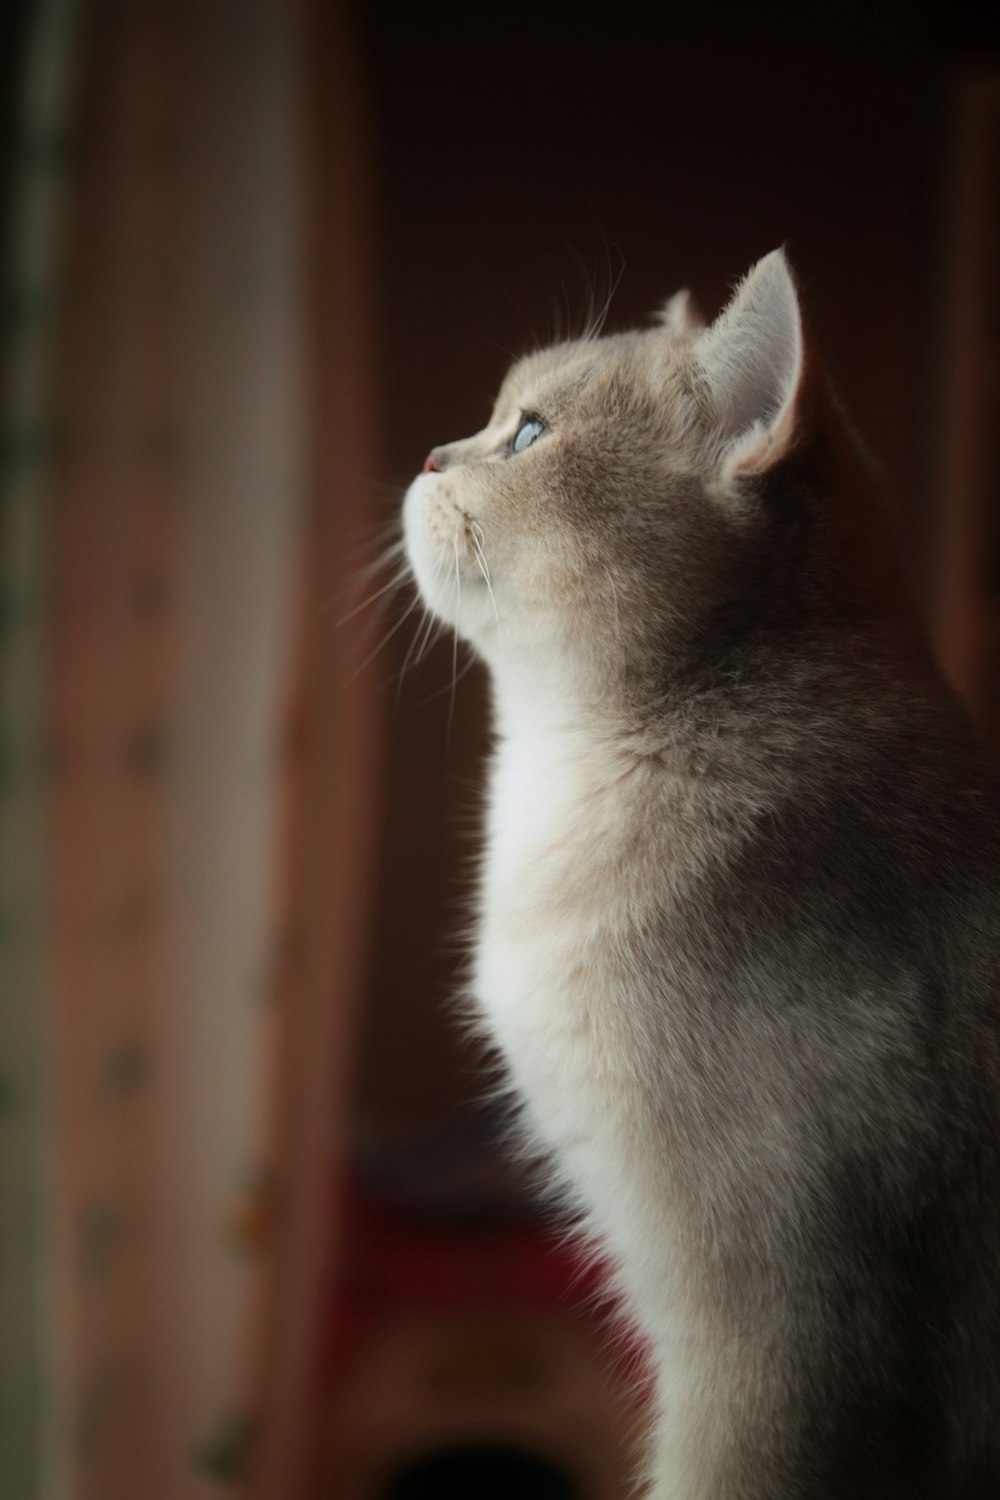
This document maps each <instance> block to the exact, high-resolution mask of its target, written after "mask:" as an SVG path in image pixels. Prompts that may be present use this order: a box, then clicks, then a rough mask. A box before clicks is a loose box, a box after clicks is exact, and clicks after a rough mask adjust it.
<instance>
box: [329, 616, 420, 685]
mask: <svg viewBox="0 0 1000 1500" xmlns="http://www.w3.org/2000/svg"><path fill="white" fill-rule="evenodd" d="M419 603H420V595H419V594H416V593H415V594H414V596H413V599H412V601H411V602H410V603H409V604H408V605H407V607H406V609H405V610H404V611H403V613H402V614H401V615H400V617H399V619H398V620H397V621H396V623H395V625H393V627H392V629H391V630H387V631H386V633H385V635H384V636H383V637H382V639H381V640H380V641H379V643H378V645H377V646H376V647H375V648H374V650H372V651H369V653H368V655H367V656H366V657H365V659H364V661H363V662H362V663H361V664H360V666H357V667H355V669H354V671H353V672H352V673H351V675H350V677H348V679H347V681H346V682H345V683H344V687H345V688H346V687H349V686H350V684H351V683H352V682H353V681H354V679H355V677H357V676H359V674H360V673H362V672H363V671H364V670H365V667H367V666H368V664H369V662H372V661H374V660H375V658H376V656H378V654H379V652H380V651H381V650H382V647H383V646H386V645H388V643H389V641H391V640H392V637H393V636H394V635H395V634H396V631H397V630H400V629H402V627H403V625H404V624H405V623H406V621H407V620H408V619H409V618H410V616H411V615H412V613H413V611H414V610H415V609H416V607H417V605H418V604H419Z"/></svg>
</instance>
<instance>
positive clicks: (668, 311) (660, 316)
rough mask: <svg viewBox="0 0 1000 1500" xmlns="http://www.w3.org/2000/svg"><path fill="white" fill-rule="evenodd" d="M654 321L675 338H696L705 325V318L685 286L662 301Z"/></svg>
mask: <svg viewBox="0 0 1000 1500" xmlns="http://www.w3.org/2000/svg"><path fill="white" fill-rule="evenodd" d="M656 321H657V322H658V323H659V324H660V326H661V327H662V328H665V329H666V331H667V333H669V334H670V335H671V337H672V338H677V339H696V338H697V337H698V335H699V333H701V332H702V331H703V330H704V327H705V319H704V318H703V317H702V315H701V311H700V309H699V307H698V304H697V302H696V301H695V300H694V298H693V297H692V295H691V293H690V292H689V291H688V289H687V287H684V289H683V290H682V291H679V292H675V293H674V295H673V296H672V297H671V298H669V299H668V301H666V302H664V304H663V306H662V307H661V308H659V309H658V311H657V313H656Z"/></svg>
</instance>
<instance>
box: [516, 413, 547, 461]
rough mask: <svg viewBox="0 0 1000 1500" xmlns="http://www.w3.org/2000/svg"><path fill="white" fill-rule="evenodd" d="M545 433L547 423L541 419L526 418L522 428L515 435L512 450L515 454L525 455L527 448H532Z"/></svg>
mask: <svg viewBox="0 0 1000 1500" xmlns="http://www.w3.org/2000/svg"><path fill="white" fill-rule="evenodd" d="M544 431H545V423H544V422H543V421H541V419H540V418H539V417H525V419H524V421H523V422H522V423H521V425H520V427H519V428H518V429H517V431H516V432H515V434H514V441H513V442H512V443H511V445H510V446H511V450H512V451H513V452H514V453H523V452H524V450H525V448H530V447H531V445H532V443H534V442H535V441H537V439H538V438H540V437H541V435H542V433H543V432H544Z"/></svg>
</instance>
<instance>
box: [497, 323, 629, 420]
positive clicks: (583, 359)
mask: <svg viewBox="0 0 1000 1500" xmlns="http://www.w3.org/2000/svg"><path fill="white" fill-rule="evenodd" d="M634 354H635V340H634V338H633V337H631V336H628V335H616V336H614V337H612V338H605V339H593V340H589V341H580V342H577V343H566V344H555V345H553V346H552V347H551V348H549V349H539V350H537V351H536V352H535V353H533V354H528V355H526V356H525V357H524V358H523V359H521V360H519V361H518V362H517V364H516V365H514V366H513V368H512V369H511V370H510V371H509V373H508V375H507V378H506V379H505V380H504V383H503V385H502V386H501V388H500V394H499V395H498V397H497V402H496V413H497V417H498V418H499V419H500V420H503V419H504V418H506V417H508V416H510V415H512V414H513V413H514V412H517V411H524V410H530V409H533V408H535V407H539V406H544V407H546V408H548V409H551V408H552V407H556V408H559V407H566V406H570V405H572V404H574V403H575V402H579V401H580V400H582V399H583V398H584V397H585V396H586V395H588V394H589V393H598V394H599V393H600V392H601V391H602V390H603V389H604V388H605V387H606V386H607V385H608V384H609V383H610V382H612V381H614V380H616V379H621V377H622V376H623V374H625V373H626V372H627V371H629V370H630V369H631V367H632V366H633V365H634V363H635V361H634Z"/></svg>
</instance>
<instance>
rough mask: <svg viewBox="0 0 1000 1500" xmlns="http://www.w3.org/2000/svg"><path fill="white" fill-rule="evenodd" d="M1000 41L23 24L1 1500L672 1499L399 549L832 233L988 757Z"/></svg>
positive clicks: (8, 102) (879, 429)
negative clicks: (427, 498)
mask: <svg viewBox="0 0 1000 1500" xmlns="http://www.w3.org/2000/svg"><path fill="white" fill-rule="evenodd" d="M995 14H996V13H995V12H993V13H992V15H991V14H990V13H989V12H985V11H984V13H983V14H982V15H979V14H978V13H977V12H976V11H974V10H973V9H972V8H971V7H969V8H965V7H964V6H962V5H954V4H952V5H948V6H945V5H940V6H936V7H920V6H918V5H906V6H901V5H886V6H878V7H872V8H870V7H868V6H863V5H860V4H854V3H852V0H847V3H845V4H842V5H839V6H836V7H825V6H813V7H805V6H802V5H801V4H799V5H792V4H779V3H777V0H774V3H768V0H756V3H755V0H745V3H743V4H740V5H737V4H735V3H727V0H701V3H699V4H698V5H697V6H691V5H686V6H681V5H676V6H674V5H663V6H661V7H657V8H652V7H648V8H640V7H638V6H635V5H632V4H630V3H628V0H622V3H620V4H618V5H616V6H614V7H612V8H610V9H604V10H601V11H596V10H593V9H591V8H584V7H582V6H579V5H570V4H564V5H549V6H546V5H540V6H539V7H538V8H536V9H530V8H529V9H527V10H526V9H524V8H521V9H517V10H503V9H497V8H496V7H491V8H482V9H476V8H473V7H468V6H461V5H458V4H447V3H444V0H442V3H435V0H429V3H427V4H424V5H420V6H394V5H390V4H388V3H384V0H383V3H370V4H365V3H362V0H354V3H342V4H340V3H335V0H328V3H323V0H239V3H237V0H7V3H6V5H5V8H4V10H3V15H2V22H0V27H2V41H3V44H4V45H3V61H2V64H0V66H2V75H0V88H2V111H3V135H2V139H3V153H2V159H0V256H2V265H3V303H2V364H0V401H2V428H0V484H2V503H0V1493H2V1495H3V1496H4V1500H8V1497H9V1500H119V1497H122V1500H124V1497H126V1496H128V1497H129V1500H134V1497H136V1496H142V1497H143V1500H189V1497H190V1500H208V1497H211V1496H216V1495H227V1494H228V1495H232V1496H239V1497H247V1500H319V1497H324V1500H327V1497H329V1500H419V1497H425V1496H436V1497H439V1500H449V1497H453V1496H483V1497H487V1500H488V1497H490V1496H494V1495H496V1496H508V1495H509V1496H518V1497H524V1500H532V1497H554V1500H558V1497H565V1500H576V1497H589V1500H605V1497H607V1500H611V1497H619V1496H624V1495H625V1494H626V1493H627V1492H628V1491H627V1479H628V1474H629V1472H630V1463H631V1461H632V1445H633V1437H634V1431H635V1424H636V1421H637V1414H638V1412H639V1410H640V1408H641V1404H642V1378H641V1353H640V1352H639V1351H636V1350H632V1349H630V1348H629V1347H628V1346H627V1345H624V1344H622V1342H621V1341H620V1340H619V1341H617V1342H615V1341H614V1339H613V1338H612V1337H611V1336H610V1335H609V1331H608V1308H607V1306H606V1304H605V1302H604V1300H603V1298H602V1294H601V1276H600V1271H599V1268H591V1269H590V1270H589V1271H585V1270H583V1269H581V1267H580V1266H579V1265H578V1264H577V1262H576V1261H575V1260H574V1258H573V1256H572V1254H571V1253H570V1252H569V1251H567V1250H566V1249H565V1248H564V1246H563V1244H562V1242H561V1240H560V1236H559V1225H558V1224H557V1223H555V1222H554V1221H553V1220H552V1219H551V1218H547V1217H546V1216H545V1215H544V1214H541V1213H540V1212H539V1211H538V1209H537V1208H536V1207H535V1206H534V1200H533V1198H532V1194H531V1189H530V1184H529V1183H527V1181H526V1177H525V1174H524V1172H523V1171H522V1170H521V1169H515V1168H514V1167H513V1166H511V1165H509V1164H508V1161H507V1158H506V1156H505V1155H504V1153H503V1150H502V1144H501V1142H502V1135H503V1122H502V1121H500V1120H499V1119H497V1118H496V1117H495V1115H494V1113H493V1112H492V1111H491V1109H490V1107H489V1105H488V1104H487V1103H486V1102H485V1100H486V1098H487V1089H488V1085H489V1080H490V1077H491V1069H490V1063H489V1060H488V1059H485V1058H483V1057H482V1056H481V1055H480V1054H479V1053H478V1052H477V1050H476V1049H475V1048H474V1046H473V1045H472V1044H471V1043H470V1042H469V1041H468V1039H467V1038H464V1037H463V1035H462V1033H461V1031H460V1029H459V1028H458V1026H457V1025H456V1024H455V1022H454V1019H453V1018H452V1017H451V1015H450V997H451V996H452V995H453V994H454V992H455V990H456V988H457V987H458V986H459V984H460V974H461V943H460V940H459V934H460V931H461V926H462V921H463V913H464V911H465V909H466V903H467V897H468V890H469V883H468V882H469V877H470V871H471V867H472V863H473V860H474V856H475V852H476V847H477V846H476V813H477V807H478V803H479V785H480V781H481V767H482V757H483V754H484V751H485V748H486V746H487V743H488V740H487V733H488V731H487V724H486V714H485V698H484V693H483V682H482V679H481V676H480V673H479V669H478V668H477V667H475V666H474V665H473V666H470V665H469V664H468V663H467V662H466V660H465V658H464V656H463V657H461V658H460V660H459V670H460V671H462V672H463V676H462V679H461V681H460V682H459V683H458V685H457V690H456V691H455V693H454V701H453V702H452V693H451V691H450V685H451V679H452V669H453V667H452V647H451V643H450V642H443V643H438V644H435V645H432V646H430V647H429V648H428V649H427V650H426V651H424V650H423V648H424V646H425V644H426V643H425V642H424V641H423V639H422V637H421V636H420V634H419V632H420V630H421V625H422V622H421V618H420V613H419V610H416V609H414V610H413V611H412V612H411V613H409V614H407V610H408V608H409V606H410V604H411V603H412V602H413V596H412V593H410V592H408V591H407V589H406V588H405V587H403V588H401V589H399V590H393V589H391V588H390V589H386V590H385V591H383V592H381V593H380V592H379V591H380V590H382V585H383V584H384V583H386V582H388V581H389V578H390V576H391V567H390V568H389V569H388V571H386V570H385V569H380V566H379V558H380V555H381V554H382V551H383V549H384V548H385V546H386V545H387V544H388V543H389V542H391V540H392V537H393V531H392V524H393V522H394V518H395V516H396V514H397V511H398V505H399V499H400V496H401V493H402V490H403V488H404V487H405V485H406V483H407V482H408V480H409V478H410V476H411V475H412V474H413V473H414V472H415V471H416V470H417V469H418V468H419V467H420V465H421V463H422V461H423V458H424V455H425V453H426V452H427V450H428V449H429V448H430V447H431V446H432V445H433V444H436V443H439V442H443V441H447V440H449V439H452V438H455V437H458V436H461V435H465V434H467V433H469V432H472V431H474V430H476V429H477V428H479V427H480V426H481V425H482V422H483V420H484V419H485V417H486V415H487V413H488V410H489V406H490V403H491V398H492V395H493V393H494V390H495V388H496V385H497V383H498V381H499V379H500V377H501V375H502V373H503V371H504V369H505V367H506V365H507V364H508V362H509V359H510V357H511V354H512V353H513V354H516V353H517V352H518V351H521V350H523V349H526V348H527V347H529V346H530V345H532V344H533V342H534V341H535V338H536V337H538V338H541V339H543V340H544V339H545V338H547V337H549V336H551V335H552V334H553V333H554V332H555V331H556V329H557V328H558V327H559V326H560V324H561V326H562V327H564V328H565V327H566V325H567V322H570V323H572V322H575V323H576V324H577V325H579V324H580V323H581V322H582V321H583V320H584V319H585V317H586V314H587V311H588V308H589V304H590V300H591V297H592V296H594V297H596V299H597V301H598V302H599V303H600V302H602V301H603V300H604V298H605V296H606V295H608V294H609V293H610V291H611V290H612V288H614V297H613V300H612V303H611V309H610V314H609V326H611V327H614V326H624V325H628V324H630V323H634V322H637V321H642V320H644V319H645V318H647V317H648V315H649V313H650V311H651V310H652V309H653V308H654V307H655V306H656V305H657V304H658V303H659V302H661V301H662V300H663V298H664V297H665V296H667V295H668V294H670V293H671V292H673V291H675V290H676V289H677V288H678V287H680V286H684V285H686V286H690V287H691V288H692V289H693V290H694V292H695V294H696V296H697V297H698V299H699V301H700V302H701V304H702V306H703V307H704V308H705V310H706V311H707V312H709V313H714V312H715V311H716V310H717V309H718V307H719V305H720V304H721V303H722V301H723V300H724V299H725V297H726V294H727V291H728V288H729V287H730V286H731V284H732V282H733V281H734V280H735V278H736V277H738V276H739V275H740V274H741V273H742V272H743V271H744V270H745V269H746V268H747V267H748V266H749V264H750V263H751V262H752V261H753V260H754V259H755V258H756V257H758V256H760V255H761V254H763V253H765V252H766V251H768V250H770V249H771V248H773V247H774V246H775V245H776V244H781V243H784V244H785V245H786V246H787V249H788V251H789V254H790V256H791V259H792V262H793V264H794V266H795V267H796V270H797V272H798V275H799V277H800V280H801V284H802V288H803V293H804V297H805V301H806V305H807V308H808V312H809V317H810V320H811V324H812V327H813V330H814V334H815V338H816V341H817V343H818V346H819V348H820V350H821V352H822V354H823V356H824V358H825V360H826V363H827V365H828V367H829V369H830V371H831V374H832V377H833V379H834V382H835V384H836V385H837V387H838V389H839V390H840V392H841V394H842V396H843V398H844V400H845V402H846V404H847V406H848V409H849V410H850V412H851V413H852V414H853V417H854V420H855V423H856V425H857V428H858V430H859V432H860V433H861V435H862V436H863V438H864V440H865V441H866V442H867V444H868V445H869V447H870V448H871V450H872V451H873V453H874V454H875V456H876V458H877V459H878V461H879V463H880V465H881V468H882V472H883V475H884V480H885V487H886V491H887V495H888V496H889V498H890V501H891V503H892V504H893V505H894V507H895V509H896V511H897V514H898V516H899V520H900V532H901V536H902V539H903V543H904V547H905V550H906V562H907V566H908V568H909V572H910V576H911V578H912V581H913V586H914V589H915V590H916V592H917V596H918V598H919V600H920V602H921V605H922V607H923V609H924V613H925V617H926V620H927V624H928V629H929V631H930V633H931V636H932V638H933V641H934V643H935V647H936V649H937V652H938V655H939V658H940V660H941V662H942V665H943V667H944V669H945V670H946V672H947V673H948V675H949V677H950V678H951V680H952V681H953V682H954V684H955V685H956V687H957V688H958V690H959V691H960V692H961V693H962V695H963V696H964V697H965V698H966V700H967V702H968V703H969V706H970V708H971V710H972V712H973V713H974V715H975V717H976V718H977V720H978V722H979V724H980V727H981V729H982V731H983V733H984V735H985V736H986V737H987V738H989V739H990V740H991V741H992V742H993V744H994V745H996V744H997V743H998V741H1000V691H998V671H997V668H998V663H1000V500H998V495H1000V490H998V479H1000V445H998V436H997V431H998V428H997V421H996V418H997V403H998V394H1000V364H998V357H1000V345H998V337H1000V64H998V52H997V47H996V41H997V34H996V33H997V28H996V23H995V19H994V17H995ZM380 642H381V646H380ZM377 647H380V649H377V650H376V648H377ZM418 658H419V660H418ZM404 666H405V670H404Z"/></svg>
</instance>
